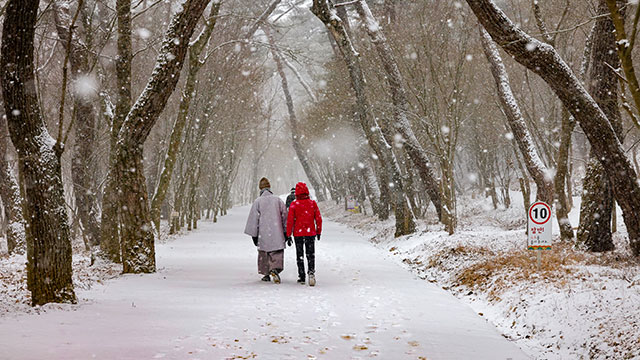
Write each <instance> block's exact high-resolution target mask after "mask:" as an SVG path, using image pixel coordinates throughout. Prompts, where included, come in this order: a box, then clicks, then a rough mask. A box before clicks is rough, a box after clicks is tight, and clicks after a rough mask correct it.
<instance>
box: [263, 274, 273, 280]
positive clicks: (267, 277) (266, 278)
mask: <svg viewBox="0 0 640 360" xmlns="http://www.w3.org/2000/svg"><path fill="white" fill-rule="evenodd" d="M262 281H271V278H270V277H269V275H265V276H263V277H262Z"/></svg>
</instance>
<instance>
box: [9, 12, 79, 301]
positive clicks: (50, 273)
mask: <svg viewBox="0 0 640 360" xmlns="http://www.w3.org/2000/svg"><path fill="white" fill-rule="evenodd" d="M39 3H40V1H39V0H27V1H24V0H10V1H9V2H8V3H7V7H6V13H5V18H4V24H3V31H2V49H1V55H0V68H1V69H0V71H1V80H2V94H3V97H4V107H5V111H6V114H7V120H8V125H9V134H10V135H11V140H12V142H13V144H14V146H15V147H16V150H17V152H18V165H19V168H20V174H21V177H22V180H23V182H24V200H25V202H24V207H23V209H24V212H25V213H24V215H25V218H26V220H27V232H26V235H27V237H26V239H27V286H28V288H29V290H30V291H31V303H32V304H33V305H42V304H46V303H48V302H75V301H76V296H75V292H74V289H73V281H72V278H71V272H72V268H71V237H70V231H69V224H68V220H67V212H66V208H65V206H66V205H65V201H64V189H63V184H62V174H61V164H60V157H61V155H62V148H63V146H62V145H61V143H60V140H61V139H58V141H57V142H56V140H54V139H53V138H52V137H51V135H50V134H49V132H48V131H47V128H46V125H45V123H44V120H43V118H42V115H41V110H40V104H39V103H38V93H37V90H36V87H35V84H36V83H35V78H34V76H35V74H34V65H33V59H34V46H33V43H34V34H35V25H36V21H37V15H38V5H39ZM59 126H62V124H59Z"/></svg>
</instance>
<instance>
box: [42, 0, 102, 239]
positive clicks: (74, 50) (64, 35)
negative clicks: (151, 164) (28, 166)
mask: <svg viewBox="0 0 640 360" xmlns="http://www.w3.org/2000/svg"><path fill="white" fill-rule="evenodd" d="M53 9H54V18H55V23H56V30H57V32H58V38H59V41H60V42H61V43H62V45H63V47H64V48H65V50H66V51H67V52H68V54H69V64H70V65H71V80H72V81H73V82H74V91H73V100H74V108H75V110H74V111H73V116H74V119H73V120H72V121H73V124H74V126H75V129H76V136H75V142H74V152H73V160H72V165H71V174H72V178H73V187H74V191H73V193H74V196H75V200H76V206H77V207H78V215H79V217H80V222H81V223H82V226H83V228H84V229H85V231H84V233H85V236H86V237H87V238H88V240H89V244H90V245H91V246H96V245H98V244H99V243H100V223H99V222H98V200H97V199H98V198H97V196H96V193H97V184H96V179H95V177H94V172H93V171H92V168H94V164H93V158H94V156H93V149H94V147H95V126H96V118H97V116H96V111H95V109H94V106H93V102H92V94H90V91H89V89H87V87H88V86H89V85H88V84H83V82H88V81H89V79H90V77H89V76H90V72H91V67H90V65H89V57H90V53H89V51H90V49H89V48H87V46H86V44H82V43H81V41H80V39H79V37H78V35H77V34H76V33H75V31H71V33H70V27H71V25H72V15H71V13H70V10H71V1H69V0H57V1H54V3H53ZM77 11H82V10H77ZM69 36H71V41H69Z"/></svg>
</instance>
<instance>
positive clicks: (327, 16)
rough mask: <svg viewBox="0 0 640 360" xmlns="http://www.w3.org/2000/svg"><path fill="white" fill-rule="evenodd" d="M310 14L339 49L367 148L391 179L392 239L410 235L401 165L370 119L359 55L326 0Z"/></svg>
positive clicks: (316, 4)
mask: <svg viewBox="0 0 640 360" xmlns="http://www.w3.org/2000/svg"><path fill="white" fill-rule="evenodd" d="M311 11H312V12H313V13H314V14H315V15H316V17H318V19H320V21H322V22H323V23H324V24H325V26H326V27H327V29H328V30H329V32H330V33H331V34H332V35H333V38H334V40H335V41H336V44H337V45H338V48H339V49H340V52H341V54H342V57H343V59H344V61H345V62H346V64H347V67H348V69H349V75H350V79H351V85H352V87H353V89H354V91H355V93H356V106H357V116H358V120H359V122H360V125H361V126H362V129H363V131H364V133H365V135H366V138H367V140H368V142H369V145H370V146H371V148H372V150H373V151H374V153H375V154H376V156H377V157H378V158H379V159H380V161H381V162H382V166H383V168H384V169H385V171H386V172H387V174H388V178H390V181H391V182H390V183H389V184H390V187H392V189H391V191H392V193H393V202H394V204H395V214H396V231H395V236H402V235H407V234H410V233H412V232H414V231H415V222H414V219H413V214H412V213H411V211H410V210H409V206H408V203H407V199H406V194H405V193H404V189H403V183H402V174H401V171H400V166H399V164H398V160H397V159H396V156H395V154H393V150H392V148H391V146H390V145H389V144H388V143H387V142H386V140H385V138H384V135H383V134H382V130H381V129H380V126H379V125H378V124H377V122H376V121H375V119H373V117H372V116H371V113H370V104H369V100H368V99H367V95H366V92H365V83H366V82H365V79H364V73H363V71H362V67H361V65H360V59H359V58H358V56H359V54H358V53H357V52H356V50H355V48H354V47H353V44H352V42H351V40H350V39H349V35H348V34H347V32H346V29H345V28H344V25H343V21H342V20H341V19H340V18H338V17H336V16H333V13H334V9H333V6H330V5H329V4H328V2H327V1H326V0H314V1H313V6H312V8H311ZM391 185H392V186H391Z"/></svg>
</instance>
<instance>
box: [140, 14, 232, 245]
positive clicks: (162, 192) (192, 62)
mask: <svg viewBox="0 0 640 360" xmlns="http://www.w3.org/2000/svg"><path fill="white" fill-rule="evenodd" d="M220 5H221V3H220V2H217V3H214V4H213V5H212V6H211V12H210V13H209V17H208V19H207V22H206V25H205V28H204V29H203V30H202V32H201V33H200V35H198V38H197V39H196V40H195V41H194V42H193V43H192V44H191V45H190V46H189V69H188V70H187V80H186V82H185V85H184V89H183V91H182V98H181V99H180V106H179V109H178V117H177V119H176V122H175V123H174V124H173V128H172V130H171V137H170V140H169V149H168V150H167V156H166V157H165V160H164V167H163V168H162V173H161V174H160V179H159V180H158V186H157V187H156V191H155V192H154V195H153V200H152V201H151V218H152V219H153V223H154V224H155V228H156V230H157V231H158V233H159V232H160V213H161V208H162V203H163V202H164V200H165V198H166V196H167V191H168V190H169V184H170V183H171V177H172V175H173V169H174V166H175V163H176V158H177V156H178V153H179V152H180V151H181V145H182V133H183V130H184V127H185V125H186V124H187V116H188V114H189V108H190V107H191V100H192V99H193V97H194V96H195V91H196V84H197V83H198V72H199V71H200V69H201V68H202V65H204V62H203V61H201V60H200V55H201V54H202V51H203V50H204V49H205V45H206V44H207V43H208V41H209V39H210V38H211V34H212V33H213V30H214V28H215V26H216V20H217V17H218V12H219V10H220Z"/></svg>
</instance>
